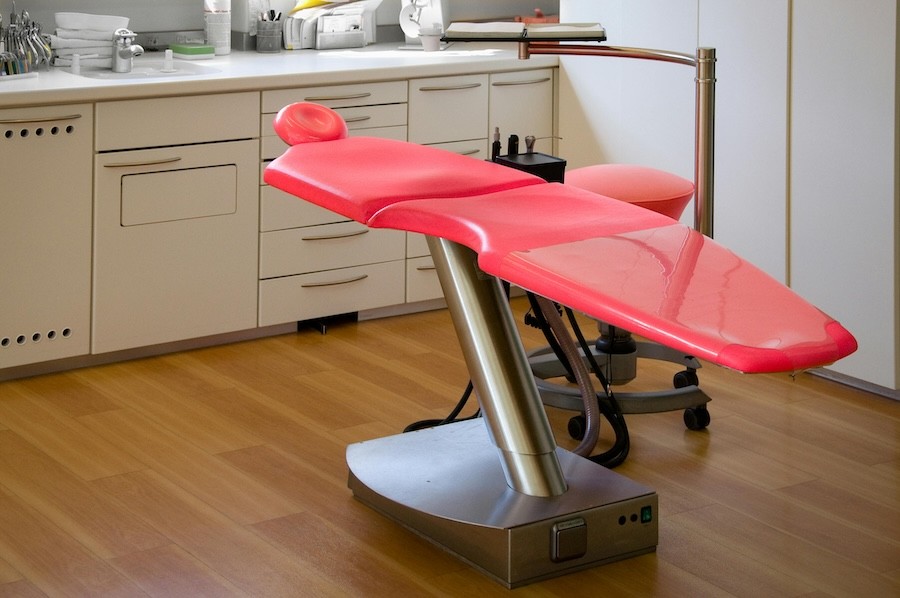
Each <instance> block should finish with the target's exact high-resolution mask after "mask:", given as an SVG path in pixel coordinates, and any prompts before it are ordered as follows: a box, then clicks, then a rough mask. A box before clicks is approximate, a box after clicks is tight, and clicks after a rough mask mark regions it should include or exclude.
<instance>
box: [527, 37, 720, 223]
mask: <svg viewBox="0 0 900 598" xmlns="http://www.w3.org/2000/svg"><path fill="white" fill-rule="evenodd" d="M518 43H519V58H520V59H523V60H524V59H527V58H529V57H530V56H531V55H533V54H548V55H559V56H611V57H617V58H637V59H641V60H658V61H662V62H670V63H674V64H682V65H685V66H692V67H694V68H695V69H696V79H695V81H696V91H695V114H694V190H695V192H694V228H695V229H697V230H698V231H700V232H702V233H703V234H705V235H707V236H710V237H712V236H713V213H714V209H713V187H714V182H715V177H714V171H715V169H714V156H715V151H714V149H715V148H714V142H715V118H716V50H715V48H698V49H697V54H696V55H695V56H691V55H690V54H683V53H681V52H671V51H668V50H653V49H650V48H629V47H624V46H600V45H589V44H559V43H556V42H539V41H520V42H518Z"/></svg>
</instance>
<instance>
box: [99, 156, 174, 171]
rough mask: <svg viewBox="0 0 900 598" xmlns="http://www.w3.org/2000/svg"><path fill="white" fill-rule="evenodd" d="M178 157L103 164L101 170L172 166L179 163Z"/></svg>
mask: <svg viewBox="0 0 900 598" xmlns="http://www.w3.org/2000/svg"><path fill="white" fill-rule="evenodd" d="M180 161H181V158H180V157H175V158H160V159H159V160H148V161H142V162H115V163H113V164H104V165H103V168H131V167H133V166H159V165H160V164H172V163H174V162H180Z"/></svg>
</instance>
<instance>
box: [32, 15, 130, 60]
mask: <svg viewBox="0 0 900 598" xmlns="http://www.w3.org/2000/svg"><path fill="white" fill-rule="evenodd" d="M60 14H66V15H69V17H67V18H61V17H60ZM75 14H76V13H58V15H57V20H56V31H55V33H54V34H53V35H51V36H50V49H51V50H53V64H54V65H56V66H72V56H73V55H75V54H78V55H79V56H80V61H81V66H93V67H99V68H112V53H113V34H114V33H115V31H116V29H120V28H123V27H128V19H127V18H125V17H111V16H109V15H88V14H80V13H79V14H78V18H77V19H75V20H73V19H71V18H70V17H71V15H75ZM122 23H124V24H122ZM63 25H68V26H69V27H65V26H63ZM111 27H112V28H111Z"/></svg>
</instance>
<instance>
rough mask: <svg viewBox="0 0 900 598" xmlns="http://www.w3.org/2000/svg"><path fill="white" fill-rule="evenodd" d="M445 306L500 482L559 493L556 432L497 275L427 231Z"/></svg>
mask: <svg viewBox="0 0 900 598" xmlns="http://www.w3.org/2000/svg"><path fill="white" fill-rule="evenodd" d="M428 247H429V249H430V250H431V256H432V258H433V259H434V266H435V268H436V270H437V273H438V278H439V279H440V281H441V287H442V288H443V291H444V297H445V298H446V300H447V307H448V308H449V310H450V315H451V316H452V318H453V325H454V327H455V328H456V334H457V337H458V338H459V341H460V345H461V346H462V351H463V355H464V357H465V360H466V365H467V366H468V369H469V376H470V377H471V379H472V385H473V387H474V388H475V394H476V395H477V397H478V403H479V405H480V407H481V411H482V415H483V416H484V421H485V425H486V426H487V428H488V433H489V434H490V437H491V440H492V441H493V443H494V444H495V445H496V446H497V448H498V449H499V452H500V461H501V465H502V468H503V472H504V475H505V476H506V483H507V485H508V486H509V487H510V488H512V489H513V490H515V491H517V492H521V493H522V494H527V495H530V496H541V497H550V496H559V495H561V494H563V493H564V492H565V491H566V481H565V477H564V475H563V473H562V468H561V467H560V464H559V459H558V457H557V454H556V440H555V439H554V437H553V431H552V429H551V428H550V422H549V421H548V419H547V414H546V412H545V411H544V406H543V403H542V402H541V397H540V394H539V392H538V389H537V385H536V383H535V381H534V376H533V375H532V373H531V366H530V365H529V364H528V358H527V356H526V354H525V349H524V347H522V343H521V341H520V340H519V333H518V330H517V329H516V324H515V320H514V318H513V315H512V312H511V311H510V309H509V302H508V300H507V298H506V296H505V294H504V293H503V289H502V288H501V286H500V281H499V280H497V278H496V277H494V276H491V275H489V274H485V273H484V272H482V271H481V269H479V268H478V265H477V260H478V255H477V254H476V253H475V252H474V251H472V250H471V249H469V248H468V247H465V246H463V245H460V244H458V243H454V242H453V241H448V240H447V239H442V238H438V237H428Z"/></svg>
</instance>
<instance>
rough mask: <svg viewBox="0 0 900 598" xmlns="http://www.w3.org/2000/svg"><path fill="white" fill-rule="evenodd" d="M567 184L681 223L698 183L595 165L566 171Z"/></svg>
mask: <svg viewBox="0 0 900 598" xmlns="http://www.w3.org/2000/svg"><path fill="white" fill-rule="evenodd" d="M566 184H567V185H572V186H573V187H578V188H580V189H586V190H588V191H592V192H594V193H599V194H600V195H607V196H609V197H614V198H615V199H618V200H620V201H625V202H628V203H630V204H634V205H636V206H640V207H642V208H647V209H648V210H653V211H654V212H658V213H659V214H665V215H666V216H668V217H669V218H674V219H675V220H678V219H679V218H681V214H682V212H684V209H685V208H686V207H687V205H688V203H689V202H690V201H691V198H693V197H694V183H692V182H691V181H689V180H687V179H685V178H682V177H680V176H677V175H674V174H672V173H669V172H666V171H664V170H658V169H656V168H650V167H648V166H639V165H636V164H595V165H593V166H585V167H583V168H573V169H572V170H569V171H567V172H566Z"/></svg>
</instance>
